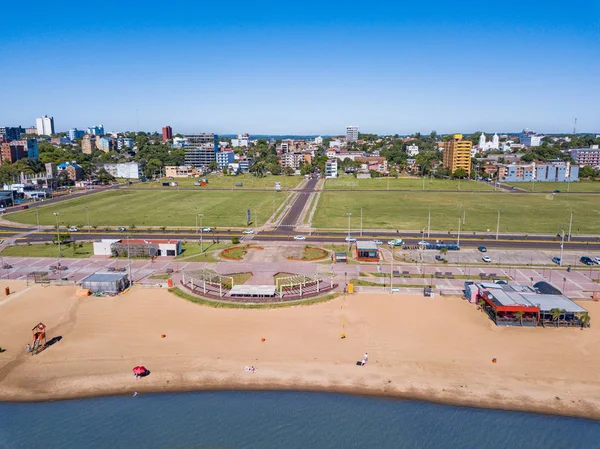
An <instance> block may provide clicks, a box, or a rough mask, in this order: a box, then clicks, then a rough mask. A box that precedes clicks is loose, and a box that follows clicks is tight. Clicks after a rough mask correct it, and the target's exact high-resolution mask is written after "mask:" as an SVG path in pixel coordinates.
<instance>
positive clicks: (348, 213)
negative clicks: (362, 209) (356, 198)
mask: <svg viewBox="0 0 600 449" xmlns="http://www.w3.org/2000/svg"><path fill="white" fill-rule="evenodd" d="M346 215H348V237H350V217H351V216H352V212H346Z"/></svg>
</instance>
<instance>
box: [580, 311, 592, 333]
mask: <svg viewBox="0 0 600 449" xmlns="http://www.w3.org/2000/svg"><path fill="white" fill-rule="evenodd" d="M579 322H580V323H581V328H582V329H583V328H584V327H589V326H590V314H589V313H587V312H584V313H582V314H581V315H579Z"/></svg>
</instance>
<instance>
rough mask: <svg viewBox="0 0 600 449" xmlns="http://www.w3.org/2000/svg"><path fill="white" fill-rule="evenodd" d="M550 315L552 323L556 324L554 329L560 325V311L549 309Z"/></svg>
mask: <svg viewBox="0 0 600 449" xmlns="http://www.w3.org/2000/svg"><path fill="white" fill-rule="evenodd" d="M550 314H551V315H552V321H555V322H556V327H558V325H559V324H560V316H561V315H562V310H560V309H557V308H554V309H550Z"/></svg>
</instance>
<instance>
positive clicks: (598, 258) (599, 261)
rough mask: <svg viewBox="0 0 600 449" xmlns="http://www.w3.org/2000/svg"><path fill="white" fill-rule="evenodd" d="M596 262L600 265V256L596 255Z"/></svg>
mask: <svg viewBox="0 0 600 449" xmlns="http://www.w3.org/2000/svg"><path fill="white" fill-rule="evenodd" d="M594 262H595V263H596V264H598V265H600V257H594Z"/></svg>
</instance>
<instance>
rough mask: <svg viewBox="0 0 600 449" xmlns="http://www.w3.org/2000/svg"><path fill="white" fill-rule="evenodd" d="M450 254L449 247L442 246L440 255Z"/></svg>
mask: <svg viewBox="0 0 600 449" xmlns="http://www.w3.org/2000/svg"><path fill="white" fill-rule="evenodd" d="M446 254H448V248H440V255H441V256H446Z"/></svg>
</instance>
